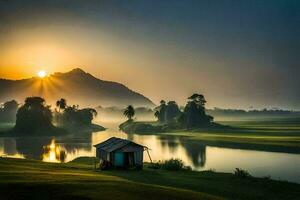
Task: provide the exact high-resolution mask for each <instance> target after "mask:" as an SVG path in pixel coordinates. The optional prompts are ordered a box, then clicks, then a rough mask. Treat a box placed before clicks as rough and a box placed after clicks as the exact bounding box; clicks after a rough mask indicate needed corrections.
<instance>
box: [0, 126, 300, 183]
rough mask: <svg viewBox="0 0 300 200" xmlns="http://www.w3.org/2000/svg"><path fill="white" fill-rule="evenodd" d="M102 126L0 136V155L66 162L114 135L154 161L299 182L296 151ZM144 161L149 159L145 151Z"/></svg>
mask: <svg viewBox="0 0 300 200" xmlns="http://www.w3.org/2000/svg"><path fill="white" fill-rule="evenodd" d="M106 127H108V128H109V129H108V130H106V131H104V132H96V133H85V134H76V135H73V136H68V137H56V138H54V137H25V138H24V137H18V138H12V137H9V138H0V155H1V156H8V157H18V158H32V159H40V160H43V161H46V162H61V161H64V162H68V161H71V160H73V159H74V158H76V157H80V156H94V155H95V148H94V147H93V145H95V144H97V143H100V142H102V141H104V140H106V139H108V138H110V137H113V136H115V137H120V138H124V139H129V140H132V141H134V142H137V143H139V144H142V145H145V146H147V147H148V148H149V149H150V151H149V152H150V156H151V158H152V160H154V161H159V160H166V159H170V158H180V159H182V160H183V161H184V163H185V164H186V165H189V166H191V167H192V168H193V169H194V170H199V171H200V170H208V169H214V170H216V171H217V172H233V171H234V169H235V168H237V167H238V168H242V169H246V170H248V171H249V172H250V174H252V175H254V176H258V177H264V176H271V177H272V178H273V179H278V180H287V181H291V182H297V183H300V168H299V167H300V155H299V154H289V153H274V152H265V151H254V150H240V149H230V148H219V147H213V146H207V145H205V144H203V143H201V142H199V141H191V140H187V139H186V138H184V137H173V136H157V135H136V134H125V133H122V132H120V131H119V130H118V128H117V126H115V125H109V124H107V125H106ZM144 160H145V161H150V159H149V156H148V154H147V153H146V152H145V153H144Z"/></svg>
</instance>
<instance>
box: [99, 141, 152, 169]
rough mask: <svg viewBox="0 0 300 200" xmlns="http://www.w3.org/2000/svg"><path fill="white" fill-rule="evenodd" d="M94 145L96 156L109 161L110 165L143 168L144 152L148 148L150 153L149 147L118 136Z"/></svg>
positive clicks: (103, 160)
mask: <svg viewBox="0 0 300 200" xmlns="http://www.w3.org/2000/svg"><path fill="white" fill-rule="evenodd" d="M94 147H95V148H96V157H97V158H99V159H100V162H108V163H109V164H110V166H112V167H119V168H132V167H135V168H142V167H143V152H144V150H147V153H149V152H148V148H147V147H145V146H143V145H140V144H137V143H134V142H132V141H130V140H125V139H121V138H116V137H112V138H110V139H108V140H106V141H104V142H101V143H99V144H96V145H94ZM148 155H149V154H148ZM149 156H150V155H149ZM150 159H151V158H150Z"/></svg>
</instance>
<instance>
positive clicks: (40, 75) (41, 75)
mask: <svg viewBox="0 0 300 200" xmlns="http://www.w3.org/2000/svg"><path fill="white" fill-rule="evenodd" d="M38 76H39V77H40V78H45V77H46V76H47V73H46V72H45V71H44V70H40V71H39V72H38Z"/></svg>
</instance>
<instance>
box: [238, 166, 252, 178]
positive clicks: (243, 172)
mask: <svg viewBox="0 0 300 200" xmlns="http://www.w3.org/2000/svg"><path fill="white" fill-rule="evenodd" d="M234 175H235V176H237V177H239V178H249V177H251V175H250V173H249V172H248V171H247V170H243V169H240V168H235V171H234Z"/></svg>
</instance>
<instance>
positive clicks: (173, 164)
mask: <svg viewBox="0 0 300 200" xmlns="http://www.w3.org/2000/svg"><path fill="white" fill-rule="evenodd" d="M161 168H162V169H165V170H174V171H176V170H181V169H184V163H183V161H182V160H180V159H173V158H172V159H170V160H166V161H164V162H163V163H162V166H161Z"/></svg>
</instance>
